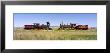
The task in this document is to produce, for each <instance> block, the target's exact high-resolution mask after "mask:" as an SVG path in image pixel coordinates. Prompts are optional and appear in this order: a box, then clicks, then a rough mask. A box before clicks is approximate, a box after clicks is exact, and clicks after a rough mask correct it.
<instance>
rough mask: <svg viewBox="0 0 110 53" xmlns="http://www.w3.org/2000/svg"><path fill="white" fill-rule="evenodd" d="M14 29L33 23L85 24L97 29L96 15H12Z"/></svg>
mask: <svg viewBox="0 0 110 53" xmlns="http://www.w3.org/2000/svg"><path fill="white" fill-rule="evenodd" d="M13 16H14V17H13V18H14V27H23V26H24V25H33V23H40V25H41V24H46V22H47V21H48V22H50V26H60V23H62V22H63V23H64V24H70V23H76V24H77V25H78V24H87V25H88V26H89V27H97V14H96V13H14V15H13Z"/></svg>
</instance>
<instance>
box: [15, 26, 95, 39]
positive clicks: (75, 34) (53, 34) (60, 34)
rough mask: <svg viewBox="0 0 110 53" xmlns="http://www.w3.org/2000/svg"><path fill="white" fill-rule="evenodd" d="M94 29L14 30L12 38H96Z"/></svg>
mask: <svg viewBox="0 0 110 53" xmlns="http://www.w3.org/2000/svg"><path fill="white" fill-rule="evenodd" d="M96 34H97V31H96V29H90V30H56V29H54V30H48V31H47V30H24V29H22V28H17V29H15V30H14V37H13V39H14V40H96V39H97V35H96Z"/></svg>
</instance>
